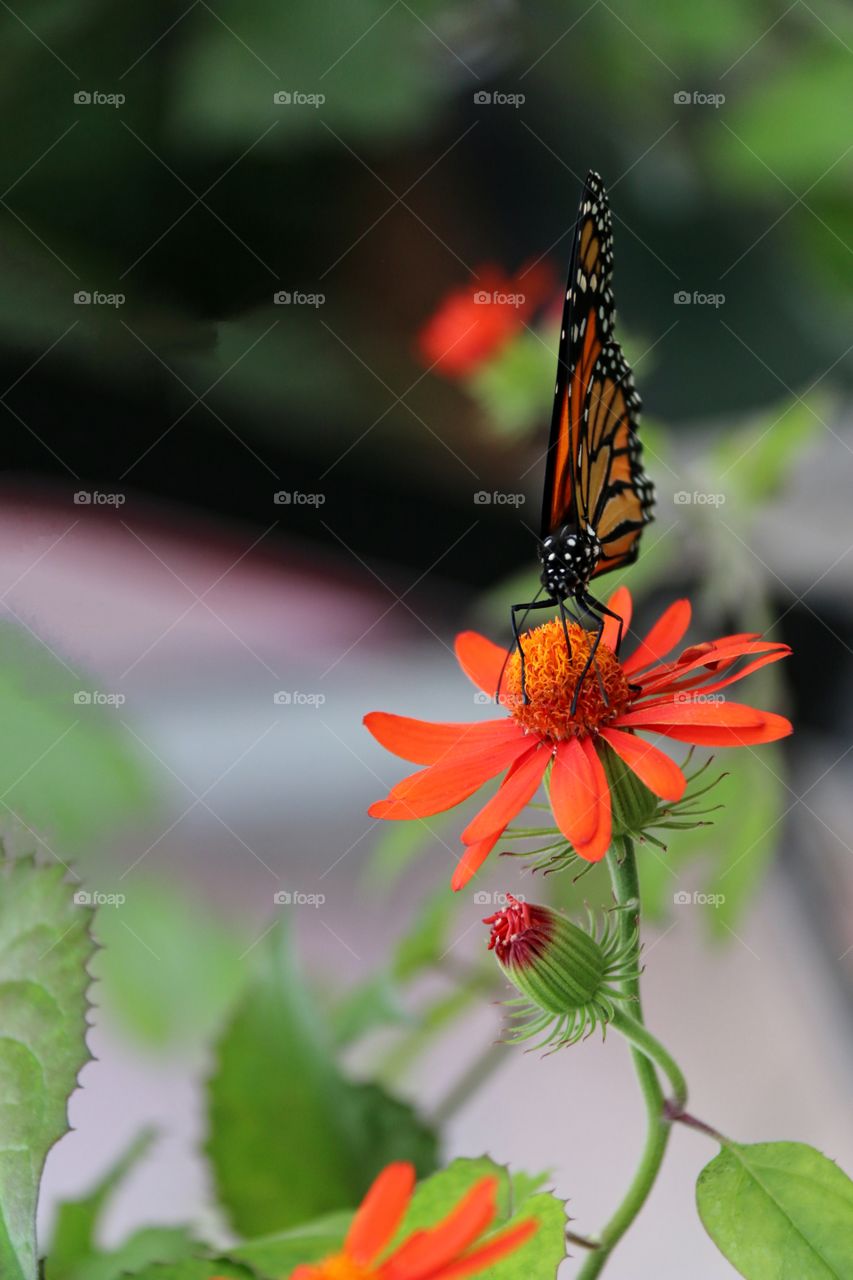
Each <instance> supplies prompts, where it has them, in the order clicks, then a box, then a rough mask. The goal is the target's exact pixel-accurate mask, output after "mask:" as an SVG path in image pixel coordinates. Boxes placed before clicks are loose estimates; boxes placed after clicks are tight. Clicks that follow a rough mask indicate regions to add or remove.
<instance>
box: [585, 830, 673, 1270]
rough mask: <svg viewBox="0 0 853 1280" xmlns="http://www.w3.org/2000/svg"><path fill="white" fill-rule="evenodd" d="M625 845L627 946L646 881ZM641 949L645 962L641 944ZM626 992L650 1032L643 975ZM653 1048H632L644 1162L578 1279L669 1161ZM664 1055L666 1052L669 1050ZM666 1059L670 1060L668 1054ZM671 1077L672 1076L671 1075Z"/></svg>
mask: <svg viewBox="0 0 853 1280" xmlns="http://www.w3.org/2000/svg"><path fill="white" fill-rule="evenodd" d="M620 843H621V846H622V847H621V849H620V848H619V847H618V844H617V843H616V842H614V847H612V848H611V850H610V852H609V853H608V855H607V866H608V869H609V871H610V880H611V884H612V886H613V894H614V897H615V898H616V904H617V910H619V913H620V929H621V932H622V937H623V940H624V941H626V942H627V941H628V940H629V939H630V938H631V937H632V936H633V934H634V930H635V929H636V927H637V925H638V923H639V918H640V882H639V878H638V875H637V862H636V858H635V856H634V843H633V841H632V840H631V839H630V837H629V836H623V837H622V839H621V842H620ZM620 853H621V859H620V856H619V855H620ZM635 945H636V947H637V954H638V959H639V941H637V942H636V944H635ZM638 967H639V965H638ZM623 990H624V992H625V995H627V996H629V997H630V998H631V999H632V1006H631V1007H632V1010H633V1014H634V1017H633V1019H632V1022H635V1023H636V1024H637V1025H638V1026H640V1027H641V1029H644V1028H642V1021H643V1014H642V1008H641V1004H640V980H639V977H637V978H631V979H629V980H627V981H626V982H624V983H623ZM650 1039H651V1037H650ZM635 1043H636V1042H635ZM653 1043H654V1044H655V1046H656V1052H657V1050H658V1049H660V1046H658V1045H657V1042H656V1041H654V1042H653ZM649 1047H650V1046H646V1048H644V1049H639V1048H632V1050H631V1056H632V1058H633V1061H634V1070H635V1072H636V1074H637V1079H638V1080H639V1082H640V1089H641V1090H642V1094H643V1098H644V1100H645V1104H646V1116H647V1130H646V1143H645V1146H644V1148H643V1154H642V1156H641V1157H640V1163H639V1165H638V1166H637V1171H636V1173H635V1174H634V1178H633V1181H632V1182H631V1185H630V1187H629V1188H628V1191H627V1193H626V1195H625V1198H624V1199H623V1201H622V1203H621V1204H620V1205H619V1208H618V1209H617V1210H616V1212H615V1213H614V1215H613V1217H612V1218H611V1219H610V1221H609V1222H608V1223H607V1225H606V1226H605V1227H604V1229H603V1230H602V1232H601V1235H600V1236H599V1239H598V1248H597V1249H596V1250H595V1252H594V1253H591V1254H590V1255H589V1257H588V1258H587V1259H586V1262H585V1263H584V1265H583V1266H582V1267H581V1269H580V1271H579V1272H578V1277H577V1280H593V1277H594V1276H597V1275H600V1273H601V1271H602V1270H603V1269H604V1267H605V1265H606V1263H607V1260H608V1258H609V1257H610V1254H611V1253H612V1252H613V1249H614V1248H615V1247H616V1245H617V1244H618V1243H619V1241H620V1240H621V1239H622V1237H623V1236H624V1234H625V1232H626V1231H627V1230H628V1228H629V1227H630V1226H631V1224H632V1222H633V1221H634V1219H635V1218H636V1216H637V1214H638V1213H639V1212H640V1210H641V1209H642V1207H643V1205H644V1204H645V1202H646V1199H647V1198H648V1195H649V1192H650V1191H651V1189H652V1186H653V1185H654V1181H655V1179H656V1177H657V1175H658V1171H659V1169H660V1167H661V1164H662V1163H663V1158H664V1155H665V1153H666V1146H667V1143H668V1141H669V1135H670V1131H671V1129H672V1122H671V1120H670V1118H669V1116H668V1115H667V1114H666V1111H665V1109H664V1096H663V1091H662V1089H661V1087H660V1081H659V1080H658V1075H657V1071H656V1070H655V1067H654V1064H653V1062H652V1058H651V1057H649V1056H648V1049H649ZM660 1051H661V1052H665V1051H664V1050H660ZM666 1056H667V1058H669V1055H668V1054H667V1055H666ZM669 1062H670V1064H671V1065H672V1066H673V1067H675V1063H673V1062H672V1060H671V1059H669ZM675 1073H676V1078H677V1079H678V1080H679V1086H680V1089H681V1088H683V1085H684V1080H683V1077H682V1076H681V1072H680V1071H679V1070H678V1068H677V1067H675ZM667 1074H668V1075H669V1072H668V1071H667ZM670 1079H672V1083H673V1086H674V1087H675V1080H674V1079H673V1078H672V1077H670ZM680 1089H679V1091H680ZM685 1097H686V1093H685ZM679 1106H680V1107H682V1106H683V1103H681V1104H679Z"/></svg>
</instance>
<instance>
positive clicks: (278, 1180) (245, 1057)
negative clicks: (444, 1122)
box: [208, 925, 435, 1236]
mask: <svg viewBox="0 0 853 1280" xmlns="http://www.w3.org/2000/svg"><path fill="white" fill-rule="evenodd" d="M260 951H261V955H260V961H261V963H260V966H259V972H258V975H257V978H256V980H255V981H254V982H253V984H252V985H251V986H250V988H249V990H248V992H247V993H246V996H245V998H244V1000H243V1001H242V1003H241V1004H240V1005H239V1007H238V1009H237V1011H236V1014H235V1016H234V1017H233V1019H232V1021H231V1023H230V1024H229V1026H228V1027H227V1029H226V1031H225V1034H224V1036H223V1037H222V1039H221V1041H220V1043H219V1046H218V1052H217V1064H216V1069H215V1072H214V1075H213V1078H212V1080H211V1081H210V1085H209V1110H210V1137H209V1142H208V1151H209V1154H210V1158H211V1161H212V1165H213V1171H214V1177H215V1181H216V1185H217V1188H218V1192H219V1196H220V1199H221V1201H222V1204H223V1205H224V1207H225V1208H226V1210H227V1211H228V1213H229V1215H230V1217H231V1220H232V1222H233V1224H234V1226H235V1228H236V1229H237V1230H238V1231H239V1232H240V1233H241V1234H242V1235H244V1236H253V1235H260V1234H267V1233H269V1232H272V1231H277V1230H281V1229H284V1228H287V1227H291V1226H295V1225H298V1224H299V1223H302V1222H306V1221H308V1220H310V1219H312V1218H315V1217H317V1216H319V1215H321V1214H324V1213H328V1212H331V1211H333V1210H336V1209H343V1208H352V1207H353V1206H354V1205H355V1204H357V1203H358V1201H359V1200H360V1199H361V1197H362V1195H363V1194H364V1192H365V1191H366V1190H367V1188H368V1186H369V1185H370V1182H371V1181H372V1179H373V1177H374V1176H375V1174H376V1173H377V1172H378V1171H379V1170H380V1169H381V1168H382V1167H383V1166H384V1165H385V1164H387V1163H388V1162H389V1161H390V1160H393V1159H409V1160H412V1161H413V1162H414V1163H415V1165H416V1167H417V1168H418V1169H419V1171H421V1172H422V1173H423V1172H428V1171H429V1170H430V1169H431V1168H433V1167H434V1164H435V1138H434V1136H433V1135H432V1133H431V1132H430V1131H429V1130H427V1129H426V1128H425V1127H424V1126H423V1125H422V1124H421V1123H420V1121H419V1120H418V1119H417V1117H416V1116H415V1114H414V1112H413V1111H412V1109H411V1108H410V1107H409V1106H407V1105H406V1104H404V1103H402V1102H399V1101H397V1100H396V1099H395V1098H392V1097H391V1096H390V1095H389V1094H387V1093H386V1092H385V1091H384V1090H383V1089H381V1088H379V1087H378V1086H375V1085H358V1084H354V1083H352V1082H351V1081H350V1080H348V1079H347V1078H346V1077H345V1076H344V1075H343V1073H342V1072H341V1070H340V1069H339V1067H338V1065H337V1064H336V1062H335V1060H334V1057H333V1053H332V1037H331V1033H330V1029H329V1027H328V1026H327V1025H326V1024H325V1023H324V1022H323V1020H322V1017H321V1013H320V1009H319V1006H318V1004H317V1002H316V1001H315V1000H314V999H313V998H312V997H311V995H310V994H309V993H308V991H307V989H306V987H305V985H304V982H303V980H302V978H301V976H300V974H299V973H298V971H297V968H296V965H295V963H294V958H293V954H292V948H291V945H290V940H289V937H288V934H287V932H286V930H285V928H284V926H283V925H282V926H279V927H277V928H276V929H275V930H274V931H273V932H272V933H271V934H270V936H269V938H268V939H267V940H266V942H265V944H264V945H263V947H262V949H260Z"/></svg>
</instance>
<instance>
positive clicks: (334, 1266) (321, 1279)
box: [313, 1253, 378, 1280]
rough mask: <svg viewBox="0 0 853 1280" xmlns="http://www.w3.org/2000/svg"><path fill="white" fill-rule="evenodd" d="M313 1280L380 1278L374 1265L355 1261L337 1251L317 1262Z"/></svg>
mask: <svg viewBox="0 0 853 1280" xmlns="http://www.w3.org/2000/svg"><path fill="white" fill-rule="evenodd" d="M313 1280H378V1273H377V1272H376V1271H374V1269H373V1268H372V1267H365V1266H362V1265H361V1264H360V1263H358V1262H354V1261H353V1259H352V1258H349V1257H347V1255H346V1254H345V1253H336V1254H333V1255H332V1256H331V1257H329V1258H324V1259H323V1261H322V1262H318V1263H316V1264H315V1266H314V1268H313Z"/></svg>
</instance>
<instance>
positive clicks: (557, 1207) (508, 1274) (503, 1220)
mask: <svg viewBox="0 0 853 1280" xmlns="http://www.w3.org/2000/svg"><path fill="white" fill-rule="evenodd" d="M485 1177H493V1178H496V1179H497V1182H498V1193H497V1205H498V1210H497V1214H496V1216H495V1220H494V1222H493V1223H492V1225H491V1227H490V1229H489V1234H491V1233H492V1232H493V1231H498V1230H503V1229H504V1228H506V1227H507V1226H510V1225H517V1224H518V1223H519V1222H521V1221H523V1220H524V1219H526V1218H536V1219H537V1220H538V1222H539V1230H538V1231H537V1232H536V1234H535V1236H533V1237H532V1238H531V1239H530V1240H528V1241H527V1243H526V1244H525V1245H523V1246H522V1247H521V1248H520V1249H517V1250H516V1251H515V1252H514V1253H511V1254H509V1255H508V1256H507V1257H506V1258H502V1259H501V1260H500V1261H499V1262H496V1263H493V1264H492V1265H491V1266H490V1267H489V1270H488V1275H489V1280H525V1278H526V1280H554V1276H555V1275H556V1273H557V1268H558V1267H559V1265H560V1263H561V1262H562V1261H563V1259H564V1258H565V1256H566V1210H565V1205H564V1204H563V1202H562V1201H561V1200H558V1199H557V1198H556V1196H553V1195H550V1194H548V1193H544V1192H537V1193H536V1194H530V1192H531V1191H532V1190H533V1189H534V1188H537V1187H539V1186H541V1183H542V1180H543V1179H542V1177H541V1176H540V1177H538V1178H536V1179H533V1178H531V1177H529V1176H526V1175H520V1174H515V1175H510V1173H509V1171H508V1170H507V1169H506V1168H504V1167H503V1166H502V1165H498V1164H495V1163H494V1161H492V1160H489V1159H488V1158H487V1157H485V1156H484V1157H482V1158H480V1159H477V1160H470V1159H461V1160H454V1161H453V1163H452V1164H451V1165H449V1166H448V1168H447V1169H442V1170H441V1171H440V1172H439V1173H436V1174H433V1176H432V1177H431V1178H427V1179H426V1181H425V1182H422V1183H420V1184H419V1185H418V1187H417V1190H416V1191H415V1194H414V1196H413V1197H412V1202H411V1204H410V1206H409V1209H408V1211H407V1213H406V1215H405V1217H404V1219H403V1222H402V1224H401V1226H400V1229H399V1231H398V1233H397V1237H396V1241H395V1243H400V1242H401V1241H402V1240H404V1239H405V1238H406V1237H407V1236H408V1235H410V1234H411V1233H412V1232H413V1231H418V1230H421V1229H423V1228H425V1227H432V1226H435V1224H436V1223H437V1222H440V1221H441V1219H442V1218H444V1217H446V1216H447V1214H449V1213H450V1212H451V1210H453V1209H454V1208H455V1207H456V1206H457V1205H458V1204H459V1201H460V1200H461V1199H462V1198H463V1196H464V1195H465V1194H466V1193H467V1192H468V1191H470V1190H471V1188H472V1187H473V1186H474V1184H475V1183H476V1182H479V1181H480V1179H481V1178H485ZM484 1239H488V1236H486V1237H484ZM392 1248H393V1245H392Z"/></svg>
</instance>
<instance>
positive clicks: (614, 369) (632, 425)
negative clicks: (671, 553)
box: [577, 342, 654, 577]
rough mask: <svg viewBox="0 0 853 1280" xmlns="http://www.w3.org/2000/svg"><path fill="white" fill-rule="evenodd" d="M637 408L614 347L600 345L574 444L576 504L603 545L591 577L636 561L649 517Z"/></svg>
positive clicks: (650, 490) (629, 378)
mask: <svg viewBox="0 0 853 1280" xmlns="http://www.w3.org/2000/svg"><path fill="white" fill-rule="evenodd" d="M640 407H641V406H640V397H639V396H638V395H637V392H636V391H635V389H634V380H633V376H632V374H631V370H630V368H629V366H628V362H627V361H626V359H625V357H624V356H623V354H622V351H621V348H620V347H619V344H618V343H616V342H607V343H605V345H604V347H603V348H602V351H601V354H600V355H599V357H598V359H597V360H596V362H595V366H594V368H593V371H592V374H591V376H590V379H589V384H588V388H587V399H586V404H585V406H584V413H583V430H582V431H581V433H580V439H579V443H578V465H577V482H578V483H577V487H578V493H579V506H580V508H581V510H582V511H583V513H584V515H585V517H586V520H587V522H588V524H589V525H590V526H591V527H592V528H593V529H594V530H595V532H596V534H597V536H598V538H599V541H600V542H601V546H602V554H601V558H600V559H599V561H598V564H597V565H596V567H595V570H594V572H593V575H592V576H593V577H597V576H598V575H600V574H602V573H608V572H609V571H610V570H611V569H616V568H618V567H619V566H620V565H625V564H631V563H632V562H633V561H634V560H636V558H637V553H638V551H639V544H640V534H641V533H642V531H643V528H644V526H645V525H647V524H648V523H649V521H650V520H651V519H652V511H653V508H654V486H653V485H652V482H651V481H650V480H649V479H648V477H647V476H646V473H645V472H644V470H643V465H642V448H641V445H640V440H639V437H638V435H637V422H638V419H639V413H640Z"/></svg>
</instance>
